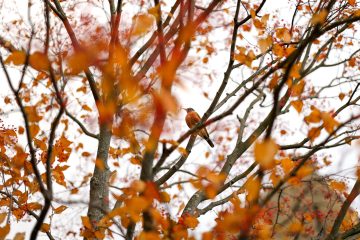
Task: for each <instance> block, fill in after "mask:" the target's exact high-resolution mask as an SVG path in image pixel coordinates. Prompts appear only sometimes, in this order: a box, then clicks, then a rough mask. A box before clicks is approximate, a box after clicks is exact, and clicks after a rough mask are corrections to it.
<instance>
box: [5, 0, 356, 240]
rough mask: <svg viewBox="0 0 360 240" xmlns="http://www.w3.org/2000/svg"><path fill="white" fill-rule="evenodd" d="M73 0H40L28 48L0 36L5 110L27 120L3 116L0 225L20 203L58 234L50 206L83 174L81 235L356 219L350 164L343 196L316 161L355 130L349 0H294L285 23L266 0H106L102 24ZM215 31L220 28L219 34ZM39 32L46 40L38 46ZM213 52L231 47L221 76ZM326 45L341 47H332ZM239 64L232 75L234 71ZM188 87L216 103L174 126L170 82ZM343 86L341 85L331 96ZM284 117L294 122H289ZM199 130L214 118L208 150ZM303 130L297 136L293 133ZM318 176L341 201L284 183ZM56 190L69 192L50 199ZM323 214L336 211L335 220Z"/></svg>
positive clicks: (232, 234)
mask: <svg viewBox="0 0 360 240" xmlns="http://www.w3.org/2000/svg"><path fill="white" fill-rule="evenodd" d="M73 2H74V3H73ZM73 2H68V1H58V0H53V1H47V0H46V1H44V2H43V4H44V5H43V6H42V7H41V8H39V9H42V11H43V12H42V13H44V14H42V15H44V19H43V21H41V20H39V21H38V22H37V21H35V16H36V17H38V15H35V16H32V15H31V16H29V18H30V19H32V21H31V31H30V33H29V34H27V37H25V39H26V40H27V42H28V44H27V45H26V46H18V45H17V44H16V43H15V42H14V43H13V42H10V40H5V39H4V38H3V36H0V47H1V50H0V54H1V55H0V60H1V65H2V68H3V71H4V75H5V79H7V82H8V85H9V87H10V89H9V93H10V94H7V96H6V97H4V101H3V102H4V103H3V105H1V106H4V109H2V110H1V114H2V115H1V118H3V119H4V120H5V121H6V120H9V119H7V117H6V116H7V115H6V111H11V110H14V109H16V110H17V111H18V112H19V114H18V113H17V115H16V117H17V119H21V123H16V124H17V125H16V127H9V125H10V124H7V125H6V124H5V125H4V126H3V127H2V128H1V129H0V160H1V161H0V174H1V175H2V182H1V185H0V195H1V199H0V206H1V207H2V210H4V211H3V213H1V214H0V224H3V222H4V221H5V219H6V218H7V220H6V223H4V224H3V227H0V238H5V237H6V236H7V235H8V234H9V232H10V230H11V229H10V228H11V226H12V224H13V223H12V221H13V220H12V219H15V220H16V221H25V220H26V219H27V217H28V216H30V217H32V218H33V219H34V220H36V224H35V227H34V228H33V229H32V233H31V238H32V239H35V238H36V237H37V234H38V232H39V231H41V232H44V233H45V234H46V235H47V236H48V237H49V238H50V239H55V238H54V236H53V233H54V232H55V227H56V226H57V224H58V222H57V220H56V219H58V218H57V215H59V216H61V217H62V216H64V218H66V214H67V213H68V212H69V211H66V210H67V209H68V208H72V207H73V206H72V205H71V203H74V202H75V203H82V204H84V202H83V201H78V198H76V197H81V198H82V199H84V198H85V194H87V193H86V192H84V191H81V190H80V189H81V188H82V187H87V188H86V191H88V190H89V192H90V194H88V195H89V199H88V201H86V202H85V204H87V205H86V208H87V214H86V213H85V212H81V213H79V214H78V215H77V216H76V218H77V223H78V224H82V228H81V230H80V231H78V232H76V233H75V235H76V236H82V237H84V238H87V239H94V238H96V239H104V238H107V237H111V238H117V237H118V236H121V237H124V238H126V239H132V238H134V236H135V237H136V238H137V239H192V238H193V239H195V238H196V237H195V236H200V234H201V236H202V238H203V239H227V238H239V239H246V238H248V237H254V238H260V239H269V238H281V237H283V236H293V237H296V236H300V235H301V234H308V235H311V236H316V235H318V234H320V233H322V234H324V237H327V238H328V239H332V238H337V237H341V236H342V237H344V236H345V237H347V236H350V235H351V234H354V231H355V233H358V232H360V230H359V229H360V227H359V226H358V225H356V224H358V222H357V219H356V220H354V218H357V216H356V213H354V212H351V211H349V206H350V204H351V203H352V202H353V200H354V199H355V198H356V197H357V196H358V195H359V193H360V181H359V176H358V173H359V171H357V172H356V174H355V175H356V177H357V179H358V180H357V182H356V183H355V186H354V187H353V188H352V190H351V192H350V193H347V185H346V184H345V182H344V181H341V180H337V179H330V178H325V177H323V178H321V177H320V176H318V175H317V173H316V172H317V171H318V170H319V169H320V168H321V167H322V165H321V163H320V162H321V161H320V160H321V159H323V162H324V163H325V166H326V165H331V162H330V161H329V160H327V158H321V157H319V156H318V155H317V153H318V152H319V151H321V150H326V149H331V148H335V147H339V146H343V145H354V140H356V139H358V138H359V135H358V134H359V125H358V123H359V122H358V119H359V115H358V108H357V107H358V106H359V105H358V101H359V100H360V96H359V91H360V89H359V88H360V87H359V85H360V84H359V80H358V79H357V75H358V70H359V69H358V68H357V67H356V66H357V63H358V52H359V50H358V49H355V50H354V46H355V48H358V46H359V43H358V42H356V41H355V39H353V37H352V34H355V32H356V31H357V30H358V28H359V26H358V21H359V20H360V13H359V10H357V9H356V6H357V3H356V2H355V1H353V0H348V1H335V0H331V1H313V2H305V1H302V0H296V1H295V0H294V1H290V3H291V7H292V8H291V9H292V10H293V14H292V15H291V16H290V15H289V16H288V19H287V17H286V20H285V21H282V20H281V19H280V18H281V17H280V16H276V14H274V12H269V11H267V10H266V7H264V6H266V5H267V4H271V3H273V2H274V1H271V0H262V1H255V2H250V1H248V2H246V1H240V0H238V1H217V0H214V1H210V3H208V2H207V1H190V0H189V1H186V0H176V1H174V3H172V5H169V4H168V3H165V2H162V3H159V1H157V0H155V1H154V2H153V3H152V2H151V3H150V2H145V1H140V4H138V3H137V2H136V1H126V3H125V2H122V1H118V2H117V3H115V2H114V1H112V0H110V1H108V3H109V4H108V5H109V6H107V7H108V9H106V10H105V12H106V13H108V15H109V20H110V23H109V26H106V27H105V26H103V25H101V24H99V23H98V22H97V21H96V20H95V18H92V17H91V16H90V15H89V16H88V15H86V16H81V17H80V18H79V22H77V21H76V20H74V19H77V15H76V12H77V11H76V10H75V9H76V8H77V4H76V2H77V1H73ZM88 4H89V5H86V6H87V7H89V6H91V4H93V5H94V6H97V4H99V3H98V1H95V0H94V1H89V3H88ZM28 7H29V8H30V9H31V8H33V6H32V5H31V4H30V5H29V6H28ZM39 7H40V6H39ZM136 7H137V8H136ZM131 9H136V10H137V11H136V13H134V10H131ZM29 12H31V11H29ZM89 12H90V11H89ZM260 13H261V14H260ZM42 15H41V16H42ZM39 16H40V15H39ZM128 16H129V17H128ZM32 22H34V24H33V23H32ZM12 24H14V25H15V26H22V24H23V21H15V22H13V23H12ZM99 25H100V26H99ZM44 26H45V27H44ZM63 29H64V30H65V31H66V32H64V30H63ZM84 29H85V30H84ZM37 30H38V31H37ZM86 31H89V32H91V34H88V35H87V34H86ZM35 32H38V33H39V34H42V35H41V36H38V35H37V34H35ZM217 34H220V35H221V36H223V35H224V36H226V37H225V40H226V41H222V42H221V43H218V39H217V38H216V37H214V36H216V35H217ZM21 37H22V35H21V33H18V35H16V37H15V39H21ZM34 39H40V40H39V41H40V42H41V43H42V45H44V47H36V44H34V43H33V41H35V40H34ZM248 41H250V42H252V43H254V44H248ZM42 45H41V46H42ZM344 48H346V49H348V50H347V51H343V49H344ZM222 53H226V54H228V56H229V59H228V62H227V64H228V65H227V66H224V67H225V73H223V72H222V70H221V69H220V67H216V68H214V67H212V66H213V65H212V64H214V62H216V61H217V62H216V64H217V65H218V64H219V60H218V58H219V56H222V55H221V54H222ZM336 53H338V54H339V56H340V57H339V58H341V59H343V60H338V59H336V58H334V57H333V55H334V54H336ZM5 56H6V57H5ZM334 60H335V61H334ZM221 61H223V57H222V60H221ZM337 67H338V68H342V69H344V70H343V71H342V73H341V75H338V76H336V77H334V79H332V80H328V79H327V78H330V76H324V79H321V81H324V83H322V82H321V81H319V80H317V79H316V78H314V77H313V75H312V74H315V72H317V71H324V70H323V69H332V68H337ZM13 70H14V71H17V72H18V73H20V74H19V75H20V78H19V80H18V79H16V77H17V74H13V72H12V71H13ZM325 71H326V70H325ZM189 73H191V74H193V75H191V78H194V80H193V81H190V80H189V77H188V74H189ZM242 73H243V75H242V77H241V81H240V80H239V81H237V82H236V84H232V83H230V82H231V81H229V80H231V79H232V77H234V78H235V77H236V79H240V77H239V76H240V74H242ZM198 75H201V77H199V76H198ZM203 77H204V78H203ZM206 77H208V78H209V83H213V84H207V83H208V82H206V81H207V80H204V79H205V78H206ZM200 78H203V80H202V81H201V82H200V83H199V79H200ZM325 78H326V79H325ZM215 79H216V80H215ZM217 79H222V81H221V82H219V83H218V82H217ZM219 84H220V86H219V88H218V89H216V88H215V87H214V86H218V85H219ZM316 85H319V86H320V87H317V86H316ZM184 86H188V87H189V86H190V87H191V88H194V89H195V90H198V92H202V93H203V95H204V97H205V98H207V99H209V100H211V103H210V104H209V106H208V108H207V110H206V112H205V113H204V115H203V117H202V118H201V121H200V122H199V123H198V124H197V125H196V126H195V127H193V128H192V129H190V130H188V131H186V132H185V133H182V134H181V132H180V131H178V130H177V129H178V126H180V125H181V123H180V121H178V119H177V115H179V114H178V109H179V105H180V104H179V101H185V100H187V99H185V100H181V99H179V100H178V99H177V98H176V97H175V96H174V93H173V92H174V89H175V90H179V91H182V90H181V89H182V87H184ZM196 86H200V88H199V89H196ZM208 86H210V87H208ZM338 86H341V87H344V88H345V86H346V90H342V91H341V92H340V93H339V92H337V91H336V96H335V97H332V98H330V99H329V100H326V98H325V97H328V96H327V94H329V92H330V93H331V92H332V90H331V89H333V88H336V87H338ZM207 91H210V93H208V92H207ZM323 92H326V93H325V94H323ZM199 96H200V94H199ZM324 96H325V97H324ZM183 97H184V98H188V96H183ZM323 99H325V100H323ZM190 102H192V101H190ZM193 104H194V103H193ZM240 106H242V107H240ZM292 108H293V109H294V110H295V111H293V109H292ZM224 109H225V110H224ZM347 110H348V113H347V114H344V112H346V111H347ZM350 110H351V111H353V112H351V111H350ZM219 112H220V113H219ZM350 112H351V113H350ZM234 113H235V114H234ZM230 115H237V118H235V117H233V118H231V117H230ZM224 118H227V119H226V120H227V122H226V121H225V119H224ZM293 118H298V119H299V123H304V124H303V125H302V126H299V127H298V126H295V125H296V124H295V120H294V119H293ZM228 119H229V120H228ZM19 121H20V120H19ZM217 123H219V124H217ZM11 124H15V123H11ZM174 126H175V127H174ZM233 126H234V127H233ZM203 127H208V128H212V129H214V132H215V133H214V134H211V138H214V142H215V143H216V148H215V150H214V151H212V152H205V157H204V158H203V160H202V159H201V157H199V156H202V151H203V150H202V149H201V148H199V147H198V145H197V144H196V137H197V136H196V134H197V131H198V130H199V129H201V128H203ZM323 129H324V130H325V131H322V130H323ZM343 129H345V130H343ZM179 134H180V137H179V136H178V135H179ZM301 135H304V139H302V140H295V141H296V142H295V143H293V144H287V143H288V142H289V141H290V139H291V140H293V139H298V137H299V136H301ZM188 138H189V140H188V142H187V144H186V146H185V147H182V146H181V144H182V143H183V142H184V141H185V140H187V139H188ZM84 139H85V140H84ZM92 140H94V141H96V142H95V143H92V142H91V141H92ZM84 141H87V142H89V144H87V143H86V144H85V143H84ZM94 146H97V147H94ZM252 146H253V147H252ZM176 151H177V152H176ZM194 152H195V153H196V152H198V153H199V154H194ZM323 152H325V151H323ZM193 156H194V157H195V158H196V159H194V158H193ZM171 159H174V160H171ZM192 161H193V162H196V163H197V164H198V165H200V166H199V167H197V165H196V166H195V167H194V165H193V164H191V163H193V162H192ZM185 163H189V164H185ZM357 167H358V166H354V168H357ZM90 168H93V170H89V169H90ZM139 171H140V172H139ZM313 177H318V178H321V180H322V182H323V183H324V182H325V183H326V184H325V185H326V186H327V187H328V188H329V189H330V190H329V191H328V192H329V194H328V195H329V196H327V197H324V199H332V198H336V201H337V205H336V208H335V207H334V208H332V209H325V208H324V209H316V208H317V207H316V205H317V204H318V203H317V202H316V201H315V200H314V201H307V198H304V199H305V200H304V201H303V202H302V201H301V196H299V195H296V196H297V197H291V196H290V197H289V196H285V197H284V196H283V195H282V194H283V193H286V194H287V195H291V193H292V192H290V193H289V192H288V189H298V193H299V194H300V193H301V194H302V195H303V196H306V194H308V192H306V190H307V188H306V184H307V182H311V183H313ZM175 178H177V179H178V180H174V179H175ZM188 183H190V185H186V184H188ZM304 186H305V187H304ZM173 187H177V189H176V190H175V189H174V188H173ZM317 188H319V186H318V187H317ZM60 189H62V190H65V192H66V194H62V195H61V193H60V195H61V196H60V197H58V196H59V194H58V193H59V192H60ZM189 194H191V195H192V196H191V197H189ZM286 194H285V195H286ZM316 194H319V195H322V194H325V195H326V194H327V193H325V191H316ZM340 197H341V198H342V199H341V198H340ZM39 199H41V200H39ZM85 199H87V197H86V198H85ZM274 199H277V202H276V203H275V204H274V201H276V200H274ZM302 204H303V205H302ZM200 206H201V207H200ZM299 206H300V207H299ZM298 208H304V209H306V210H304V211H302V212H301V211H298V210H296V209H298ZM214 209H215V210H216V211H217V216H216V218H215V219H212V220H214V221H213V226H212V227H209V228H208V229H206V231H205V232H203V233H199V232H198V229H199V227H198V226H199V224H200V223H201V222H200V221H199V217H200V216H201V215H204V214H207V213H208V212H209V211H211V210H214ZM49 211H50V214H49V215H48V212H49ZM174 213H176V214H174ZM284 216H289V219H290V220H287V219H285V217H284ZM324 216H331V219H330V221H329V222H330V224H327V223H325V222H326V221H325V220H324V219H325V217H324ZM209 221H210V220H209ZM315 221H318V222H320V223H319V224H318V225H320V226H321V229H320V230H318V229H316V228H315V227H313V225H315V223H314V222H315ZM68 225H69V224H68ZM355 225H356V226H355ZM137 226H138V227H137ZM281 226H282V227H281ZM354 226H355V228H354V229H355V230H354V231H350V230H351V228H352V227H354ZM72 227H73V226H66V225H65V226H63V228H66V230H65V231H62V232H65V234H72V231H73V230H74V229H77V228H74V229H72ZM323 229H324V230H323ZM190 230H191V231H190ZM192 231H194V232H195V236H192V235H191V234H190V233H191V232H192ZM317 231H318V232H317ZM339 231H340V232H339ZM356 231H357V232H356ZM56 234H57V233H56ZM24 238H25V235H24V233H17V234H16V235H15V239H24Z"/></svg>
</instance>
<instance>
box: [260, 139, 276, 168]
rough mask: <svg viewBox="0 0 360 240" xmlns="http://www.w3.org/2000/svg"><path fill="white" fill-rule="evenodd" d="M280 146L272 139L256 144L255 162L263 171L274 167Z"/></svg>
mask: <svg viewBox="0 0 360 240" xmlns="http://www.w3.org/2000/svg"><path fill="white" fill-rule="evenodd" d="M278 149H279V146H278V145H277V144H276V143H275V141H274V140H272V139H266V140H265V141H264V142H256V143H255V147H254V155H255V161H256V162H257V163H259V164H260V166H261V167H262V168H263V169H269V168H272V167H273V166H274V157H275V155H276V153H277V151H278Z"/></svg>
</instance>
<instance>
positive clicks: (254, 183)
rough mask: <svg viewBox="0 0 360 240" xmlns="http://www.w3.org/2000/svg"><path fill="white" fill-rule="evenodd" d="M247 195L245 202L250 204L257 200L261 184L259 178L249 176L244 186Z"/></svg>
mask: <svg viewBox="0 0 360 240" xmlns="http://www.w3.org/2000/svg"><path fill="white" fill-rule="evenodd" d="M244 187H245V189H246V191H247V193H248V194H247V195H246V200H247V201H248V202H252V201H254V200H256V199H258V198H259V194H260V187H261V183H260V180H259V178H257V177H253V176H251V177H250V178H249V179H248V180H247V181H246V183H245V185H244Z"/></svg>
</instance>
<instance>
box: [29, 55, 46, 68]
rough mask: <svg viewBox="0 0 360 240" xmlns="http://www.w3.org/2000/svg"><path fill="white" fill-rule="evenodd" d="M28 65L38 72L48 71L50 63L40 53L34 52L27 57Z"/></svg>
mask: <svg viewBox="0 0 360 240" xmlns="http://www.w3.org/2000/svg"><path fill="white" fill-rule="evenodd" d="M29 64H30V66H31V67H33V68H34V69H36V70H38V71H48V70H49V67H50V61H49V59H48V57H47V56H46V55H45V54H44V53H42V52H34V53H32V54H31V55H30V57H29Z"/></svg>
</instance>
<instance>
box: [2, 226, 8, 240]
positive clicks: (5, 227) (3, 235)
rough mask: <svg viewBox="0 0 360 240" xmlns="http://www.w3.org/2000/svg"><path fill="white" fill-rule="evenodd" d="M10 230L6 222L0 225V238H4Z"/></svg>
mask: <svg viewBox="0 0 360 240" xmlns="http://www.w3.org/2000/svg"><path fill="white" fill-rule="evenodd" d="M9 232H10V224H6V225H5V226H4V227H0V239H5V237H6V236H7V235H8V234H9Z"/></svg>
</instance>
